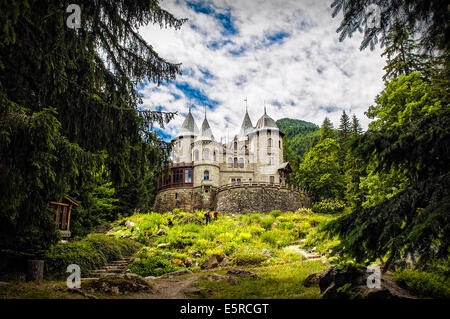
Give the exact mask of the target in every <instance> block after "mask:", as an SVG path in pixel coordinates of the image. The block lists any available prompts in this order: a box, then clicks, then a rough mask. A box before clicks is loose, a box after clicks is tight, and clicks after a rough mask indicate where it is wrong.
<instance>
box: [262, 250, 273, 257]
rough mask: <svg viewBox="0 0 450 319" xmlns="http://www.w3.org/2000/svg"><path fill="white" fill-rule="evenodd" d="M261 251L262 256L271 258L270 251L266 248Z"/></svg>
mask: <svg viewBox="0 0 450 319" xmlns="http://www.w3.org/2000/svg"><path fill="white" fill-rule="evenodd" d="M261 253H262V254H263V256H264V257H267V258H271V257H272V252H271V251H270V250H268V249H262V250H261Z"/></svg>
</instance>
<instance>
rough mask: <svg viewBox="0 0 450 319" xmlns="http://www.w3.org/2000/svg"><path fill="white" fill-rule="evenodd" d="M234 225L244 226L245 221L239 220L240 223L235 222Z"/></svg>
mask: <svg viewBox="0 0 450 319" xmlns="http://www.w3.org/2000/svg"><path fill="white" fill-rule="evenodd" d="M234 226H244V223H243V222H238V223H236V224H234Z"/></svg>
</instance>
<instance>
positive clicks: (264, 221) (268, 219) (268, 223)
mask: <svg viewBox="0 0 450 319" xmlns="http://www.w3.org/2000/svg"><path fill="white" fill-rule="evenodd" d="M264 217H265V218H264ZM264 217H263V218H261V219H260V220H259V225H260V226H261V227H262V228H264V229H270V228H271V227H272V224H273V221H274V218H273V217H272V216H264Z"/></svg>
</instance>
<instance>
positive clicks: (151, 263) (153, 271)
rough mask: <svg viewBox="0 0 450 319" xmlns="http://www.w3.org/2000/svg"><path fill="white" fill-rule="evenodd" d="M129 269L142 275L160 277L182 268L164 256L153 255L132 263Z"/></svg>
mask: <svg viewBox="0 0 450 319" xmlns="http://www.w3.org/2000/svg"><path fill="white" fill-rule="evenodd" d="M128 269H130V271H131V272H132V273H134V274H137V275H139V276H142V277H147V276H155V277H158V276H161V275H164V274H166V273H169V272H173V271H176V270H178V269H181V268H180V267H176V266H174V265H173V264H172V263H171V262H170V261H169V260H167V259H166V258H164V257H160V256H152V257H149V258H146V259H141V260H138V261H135V262H133V263H131V264H130V265H129V266H128Z"/></svg>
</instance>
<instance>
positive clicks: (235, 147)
mask: <svg viewBox="0 0 450 319" xmlns="http://www.w3.org/2000/svg"><path fill="white" fill-rule="evenodd" d="M234 150H237V142H234Z"/></svg>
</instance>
